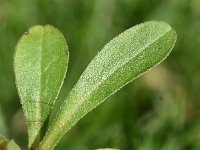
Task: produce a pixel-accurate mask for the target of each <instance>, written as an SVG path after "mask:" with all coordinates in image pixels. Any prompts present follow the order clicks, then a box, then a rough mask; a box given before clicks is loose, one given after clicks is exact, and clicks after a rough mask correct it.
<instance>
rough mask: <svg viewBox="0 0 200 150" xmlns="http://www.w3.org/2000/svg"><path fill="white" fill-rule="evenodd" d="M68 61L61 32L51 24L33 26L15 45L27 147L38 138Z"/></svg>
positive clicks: (17, 84) (37, 140) (15, 67)
mask: <svg viewBox="0 0 200 150" xmlns="http://www.w3.org/2000/svg"><path fill="white" fill-rule="evenodd" d="M67 64H68V48H67V43H66V41H65V38H64V36H63V35H62V33H61V32H60V31H59V30H57V29H56V28H54V27H53V26H50V25H46V26H34V27H32V28H30V29H29V31H28V32H27V33H25V34H24V35H23V36H22V37H21V39H20V41H19V43H18V44H17V47H16V52H15V56H14V71H15V77H16V86H17V89H18V94H19V96H20V99H21V104H22V107H23V111H24V113H25V117H26V121H27V124H28V134H29V147H31V145H32V144H34V143H38V142H39V140H40V136H41V133H40V130H41V127H42V125H43V124H44V122H45V121H46V120H47V118H48V116H49V114H50V111H51V109H52V106H53V105H54V102H55V99H56V97H57V95H58V93H59V90H60V88H61V85H62V83H63V80H64V77H65V74H66V70H67Z"/></svg>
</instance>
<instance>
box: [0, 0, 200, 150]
mask: <svg viewBox="0 0 200 150" xmlns="http://www.w3.org/2000/svg"><path fill="white" fill-rule="evenodd" d="M148 20H162V21H166V22H168V23H169V24H170V25H171V26H172V27H173V28H175V30H176V31H177V34H178V40H177V43H176V46H175V48H174V50H173V51H172V53H171V54H170V56H169V57H168V58H167V60H166V61H165V62H163V63H162V64H161V65H159V66H158V67H156V68H154V69H153V70H151V71H150V72H148V73H147V74H145V75H144V76H143V77H140V78H139V79H137V80H136V81H134V82H132V83H130V84H128V85H127V86H126V87H124V88H123V89H122V90H120V91H119V92H117V93H116V94H115V95H113V96H112V97H110V98H109V99H108V100H107V101H106V102H104V103H103V104H101V105H100V106H99V107H98V108H96V109H95V110H93V111H92V112H91V113H89V114H88V115H87V116H86V117H84V118H83V119H82V120H81V121H80V122H79V123H78V124H77V125H76V126H74V127H73V128H72V129H71V130H70V131H69V132H68V133H67V134H66V135H65V137H63V138H62V140H61V142H60V143H59V144H58V146H57V147H56V149H57V150H65V149H68V150H92V149H95V148H103V147H112V148H119V149H123V150H199V149H200V0H0V134H3V135H5V136H6V137H8V138H10V139H12V138H13V139H14V140H15V141H16V142H17V143H18V144H19V145H20V146H21V147H22V148H23V149H27V130H26V123H25V120H24V116H23V112H22V110H21V105H20V102H19V98H18V95H17V92H16V87H15V81H14V75H13V53H14V49H15V45H16V43H17V41H18V39H19V38H20V36H21V35H22V34H23V33H24V32H25V31H26V30H27V29H28V28H29V27H31V26H33V25H36V24H41V25H44V24H52V25H54V26H56V27H57V28H59V29H60V30H61V31H62V32H63V34H64V35H65V37H66V39H67V42H68V46H69V51H70V61H69V69H68V72H67V75H66V79H65V83H64V85H63V89H62V91H61V93H60V95H59V98H58V101H57V102H56V105H55V108H57V107H58V106H59V105H60V103H61V102H62V99H63V98H64V97H65V96H66V95H67V94H68V92H69V91H70V89H71V88H72V87H73V85H74V84H75V83H76V81H77V79H78V78H79V76H80V74H81V73H82V72H83V70H84V69H85V67H86V66H87V64H88V63H89V62H90V61H91V59H92V58H93V57H94V56H95V55H96V53H97V52H98V51H99V50H100V49H101V48H102V47H103V45H104V44H106V43H107V42H108V41H109V40H111V39H112V38H113V37H115V36H116V35H118V34H119V33H121V32H122V31H124V30H126V29H128V28H129V27H131V26H134V25H136V24H138V23H141V22H144V21H148ZM55 113H56V111H53V112H52V115H51V117H50V120H51V118H53V117H54V115H55Z"/></svg>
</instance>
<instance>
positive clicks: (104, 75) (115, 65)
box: [39, 21, 176, 150]
mask: <svg viewBox="0 0 200 150" xmlns="http://www.w3.org/2000/svg"><path fill="white" fill-rule="evenodd" d="M175 41H176V33H175V31H174V30H173V29H172V28H171V27H170V26H169V25H168V24H166V23H163V22H157V21H150V22H146V23H143V24H140V25H137V26H135V27H132V28H130V29H128V30H126V31H125V32H123V33H122V34H120V35H119V36H117V37H116V38H114V39H113V40H111V41H110V42H109V43H108V44H106V45H105V46H104V48H103V49H102V50H101V51H100V52H99V53H98V54H97V56H96V57H95V58H94V59H93V60H92V62H91V63H90V64H89V65H88V67H87V68H86V70H85V71H84V72H83V74H82V75H81V77H80V79H79V80H78V82H77V83H76V85H75V86H74V88H73V89H72V90H71V92H70V94H69V95H68V96H67V98H66V100H65V101H64V103H63V105H62V106H61V108H60V110H59V111H58V114H57V115H56V118H55V120H54V122H53V123H52V125H51V126H50V129H49V130H48V131H47V134H46V136H45V137H44V139H43V141H42V142H41V144H40V147H39V149H40V150H42V149H47V148H48V149H53V148H54V146H55V145H56V144H57V143H58V142H59V140H60V139H61V137H62V136H63V135H64V134H65V133H66V132H67V131H68V130H69V129H70V128H71V127H72V126H73V125H75V124H76V123H77V122H78V121H79V120H80V119H81V118H82V117H83V116H85V115H86V114H87V113H88V112H90V111H91V110H92V109H94V108H95V107H97V106H98V105H99V104H100V103H102V102H103V101H104V100H105V99H106V98H107V97H109V96H110V95H112V94H114V93H115V92H116V91H118V90H119V89H120V88H122V87H123V86H125V85H126V84H127V83H129V82H130V81H132V80H133V79H135V78H137V77H138V76H140V75H142V74H143V73H144V72H145V71H147V70H149V69H150V68H152V67H154V66H155V65H157V64H159V63H160V62H161V61H162V60H164V59H165V58H166V57H167V56H168V54H169V53H170V52H171V50H172V48H173V46H174V43H175Z"/></svg>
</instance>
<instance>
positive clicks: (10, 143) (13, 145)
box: [0, 135, 20, 150]
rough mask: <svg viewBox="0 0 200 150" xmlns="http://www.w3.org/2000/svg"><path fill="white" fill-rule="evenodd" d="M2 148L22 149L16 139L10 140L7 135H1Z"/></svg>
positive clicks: (2, 149) (0, 147)
mask: <svg viewBox="0 0 200 150" xmlns="http://www.w3.org/2000/svg"><path fill="white" fill-rule="evenodd" d="M0 150H20V147H19V146H18V145H17V144H16V143H15V141H14V140H11V141H9V140H8V139H7V138H6V137H4V136H2V135H0Z"/></svg>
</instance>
